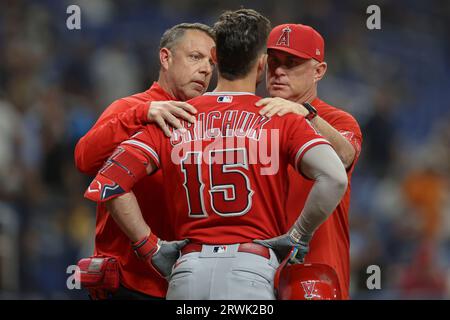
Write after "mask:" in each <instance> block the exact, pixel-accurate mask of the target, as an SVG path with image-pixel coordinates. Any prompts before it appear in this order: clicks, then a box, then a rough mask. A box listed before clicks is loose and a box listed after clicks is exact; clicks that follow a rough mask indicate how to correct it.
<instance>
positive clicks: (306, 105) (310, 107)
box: [302, 102, 317, 121]
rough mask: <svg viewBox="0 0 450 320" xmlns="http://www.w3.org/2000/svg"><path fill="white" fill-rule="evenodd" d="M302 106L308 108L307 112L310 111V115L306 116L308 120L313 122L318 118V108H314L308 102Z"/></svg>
mask: <svg viewBox="0 0 450 320" xmlns="http://www.w3.org/2000/svg"><path fill="white" fill-rule="evenodd" d="M302 105H303V106H304V107H305V108H306V110H308V112H309V113H308V114H307V115H306V116H305V118H306V120H309V121H311V120H312V119H314V118H315V117H316V116H317V110H316V108H314V107H313V106H312V105H311V104H309V103H308V102H304V103H302Z"/></svg>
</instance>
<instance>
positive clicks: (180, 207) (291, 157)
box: [124, 92, 329, 244]
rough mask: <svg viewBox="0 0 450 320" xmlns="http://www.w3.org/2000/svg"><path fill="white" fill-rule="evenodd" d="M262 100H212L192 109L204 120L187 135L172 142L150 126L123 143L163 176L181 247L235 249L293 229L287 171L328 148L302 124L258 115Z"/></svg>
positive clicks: (198, 101) (225, 96) (216, 96)
mask: <svg viewBox="0 0 450 320" xmlns="http://www.w3.org/2000/svg"><path fill="white" fill-rule="evenodd" d="M259 99H260V98H259V97H257V96H255V95H253V94H250V93H215V92H214V93H207V94H205V95H203V96H201V97H198V98H195V99H192V100H190V101H189V103H190V104H192V105H193V106H194V107H196V109H197V111H198V113H197V114H196V119H197V122H196V123H195V125H194V124H189V125H185V128H186V129H187V130H186V132H179V131H178V130H177V131H174V132H173V136H172V138H171V139H168V138H167V137H165V136H164V134H163V133H162V132H161V130H159V129H158V128H157V127H156V126H154V125H149V126H147V127H146V129H145V130H144V131H142V132H140V133H138V134H136V135H135V136H133V137H132V138H131V139H130V140H128V141H125V142H124V144H128V145H132V146H134V147H136V148H138V149H139V150H141V151H142V152H144V153H145V154H146V155H147V156H149V157H151V158H152V159H153V160H154V162H155V163H156V165H157V166H158V167H159V168H161V169H162V172H163V175H164V188H165V190H166V193H167V194H170V201H169V203H168V205H169V211H168V212H169V214H170V215H171V216H170V218H169V219H170V223H171V225H172V227H173V230H174V233H175V237H176V239H185V238H187V239H190V241H191V242H192V243H202V244H233V243H243V242H251V241H252V240H254V239H268V238H272V237H275V236H279V235H281V234H282V233H284V232H285V230H286V229H287V227H288V226H287V217H286V214H285V211H284V205H285V201H286V195H287V188H288V185H287V181H288V179H287V177H288V171H287V167H288V165H289V164H291V165H293V166H294V167H297V166H296V164H297V163H298V162H299V161H301V158H302V157H303V155H304V154H305V152H306V151H308V150H309V149H310V148H312V147H313V146H316V145H318V144H329V142H328V141H327V140H325V139H324V138H323V137H322V136H320V135H318V134H317V133H316V132H315V130H314V129H313V128H312V127H311V126H310V125H309V124H308V123H307V121H306V120H305V119H304V118H303V117H300V116H297V115H294V114H291V115H287V116H284V117H278V116H274V117H272V118H266V117H264V116H261V115H259V113H258V112H259V110H260V108H258V107H256V106H255V103H256V102H257V101H258V100H259ZM159 171H160V170H159ZM297 175H299V174H298V173H297ZM149 192H151V190H149ZM158 216H161V214H160V215H158ZM155 233H156V232H155ZM156 234H157V233H156ZM157 235H158V234H157Z"/></svg>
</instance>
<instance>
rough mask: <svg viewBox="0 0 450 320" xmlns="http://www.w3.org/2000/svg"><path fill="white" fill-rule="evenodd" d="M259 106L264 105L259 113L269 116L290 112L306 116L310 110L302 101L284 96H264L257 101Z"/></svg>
mask: <svg viewBox="0 0 450 320" xmlns="http://www.w3.org/2000/svg"><path fill="white" fill-rule="evenodd" d="M256 106H257V107H262V109H261V110H260V111H259V114H260V115H262V116H266V117H268V118H270V117H272V116H274V115H275V114H276V115H278V116H284V115H285V114H288V113H295V114H298V115H302V116H306V115H307V114H308V112H309V111H308V110H307V109H306V108H305V107H304V106H303V105H301V104H300V103H296V102H292V101H289V100H286V99H283V98H264V99H261V100H259V101H258V102H257V103H256Z"/></svg>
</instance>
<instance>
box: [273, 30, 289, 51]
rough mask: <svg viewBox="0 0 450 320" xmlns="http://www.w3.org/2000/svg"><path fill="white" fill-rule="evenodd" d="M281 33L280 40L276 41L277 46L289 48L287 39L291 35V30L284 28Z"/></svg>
mask: <svg viewBox="0 0 450 320" xmlns="http://www.w3.org/2000/svg"><path fill="white" fill-rule="evenodd" d="M282 31H283V33H282V34H281V36H280V38H279V39H278V41H277V44H276V45H277V46H285V47H289V37H290V33H291V31H292V30H291V28H289V27H286V28H284V29H283V30H282Z"/></svg>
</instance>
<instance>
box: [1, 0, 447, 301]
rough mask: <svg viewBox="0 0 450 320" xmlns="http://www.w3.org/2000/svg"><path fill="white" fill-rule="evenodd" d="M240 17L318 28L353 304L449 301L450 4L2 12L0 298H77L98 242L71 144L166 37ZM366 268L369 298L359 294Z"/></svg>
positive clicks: (143, 84) (152, 5) (132, 82)
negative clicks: (344, 194)
mask: <svg viewBox="0 0 450 320" xmlns="http://www.w3.org/2000/svg"><path fill="white" fill-rule="evenodd" d="M70 4H77V5H79V6H80V7H81V26H82V29H81V30H74V31H70V30H68V29H67V27H66V19H67V17H68V14H66V8H67V6H68V5H70ZM370 4H377V5H379V6H380V8H381V18H382V20H381V21H382V24H381V27H382V29H381V30H373V31H371V30H368V29H367V28H366V19H367V17H368V14H366V8H367V6H368V5H370ZM240 5H244V6H245V7H247V8H254V9H256V10H258V11H260V12H262V13H263V14H265V15H266V16H268V17H269V18H270V19H271V21H272V23H273V25H277V24H280V23H286V22H299V23H305V24H310V25H312V26H314V27H315V28H316V29H317V30H319V32H321V33H322V35H323V36H324V37H325V41H326V51H325V58H326V61H327V62H328V65H329V69H328V73H327V75H326V77H325V79H324V80H322V82H321V83H320V85H319V96H320V97H321V98H323V99H324V100H326V101H328V102H330V103H331V104H333V105H337V106H341V107H342V108H343V109H345V110H348V111H349V112H350V113H352V114H353V115H354V116H355V117H356V118H357V120H358V121H359V123H360V125H361V127H362V130H363V134H364V143H363V153H362V157H361V159H360V162H359V164H358V166H357V169H356V172H355V174H354V177H353V183H352V189H353V192H352V207H351V212H350V217H351V257H352V284H351V296H352V297H353V298H354V299H410V298H424V299H427V298H438V299H442V298H444V299H449V298H450V197H449V177H450V112H449V110H450V76H449V74H450V62H449V58H450V42H449V41H448V39H450V2H448V1H431V2H430V1H419V0H414V1H389V2H388V1H375V0H374V1H331V0H315V1H314V2H313V1H284V0H277V1H256V0H255V1H234V0H229V1H218V0H208V1H207V0H184V1H175V0H161V1H138V0H131V1H125V0H123V1H122V0H121V1H119V0H114V1H107V0H84V1H81V0H80V1H75V0H70V1H57V0H42V1H26V0H17V1H8V0H2V1H1V2H0V180H1V183H0V298H3V299H10V298H12V299H73V298H84V297H85V295H84V293H83V292H81V291H80V290H72V291H69V290H67V288H66V279H67V277H68V274H66V269H67V267H68V266H69V265H71V264H75V263H76V261H77V260H78V259H79V258H80V257H84V256H89V255H90V254H91V252H92V246H93V239H94V224H95V211H94V206H92V205H91V204H90V203H89V202H88V201H86V200H84V199H83V191H84V189H85V187H86V186H87V183H88V179H87V178H86V177H83V176H82V175H81V174H80V173H78V172H77V171H76V169H75V167H74V164H73V150H74V146H75V144H76V142H77V140H78V139H79V138H80V137H81V136H82V135H83V134H84V133H85V132H86V131H87V130H88V129H89V128H90V126H91V125H92V124H93V123H94V121H95V120H96V119H97V117H98V116H99V114H100V113H101V112H102V110H103V109H104V108H105V107H106V106H107V105H109V103H110V102H112V101H113V100H114V99H116V98H119V97H122V96H127V95H129V94H131V93H135V92H140V91H143V90H145V89H147V88H148V87H149V86H150V85H151V83H152V82H153V81H154V80H155V79H157V75H158V63H157V50H158V44H159V38H160V36H161V35H162V33H163V31H164V30H165V29H166V28H168V27H170V26H172V25H174V24H177V23H180V22H195V21H199V22H203V23H207V24H212V23H214V21H215V19H216V18H217V17H218V16H219V14H220V13H221V12H222V11H223V10H225V9H237V8H239V7H240ZM214 84H215V80H214V81H213V82H212V86H211V88H213V86H214ZM259 90H260V91H259V94H261V95H265V94H266V93H265V90H264V88H262V87H261V88H260V89H259ZM371 264H375V265H378V266H380V268H381V273H382V281H381V286H382V289H381V290H368V289H367V287H366V279H367V277H368V275H367V273H366V268H367V267H368V266H369V265H371Z"/></svg>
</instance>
